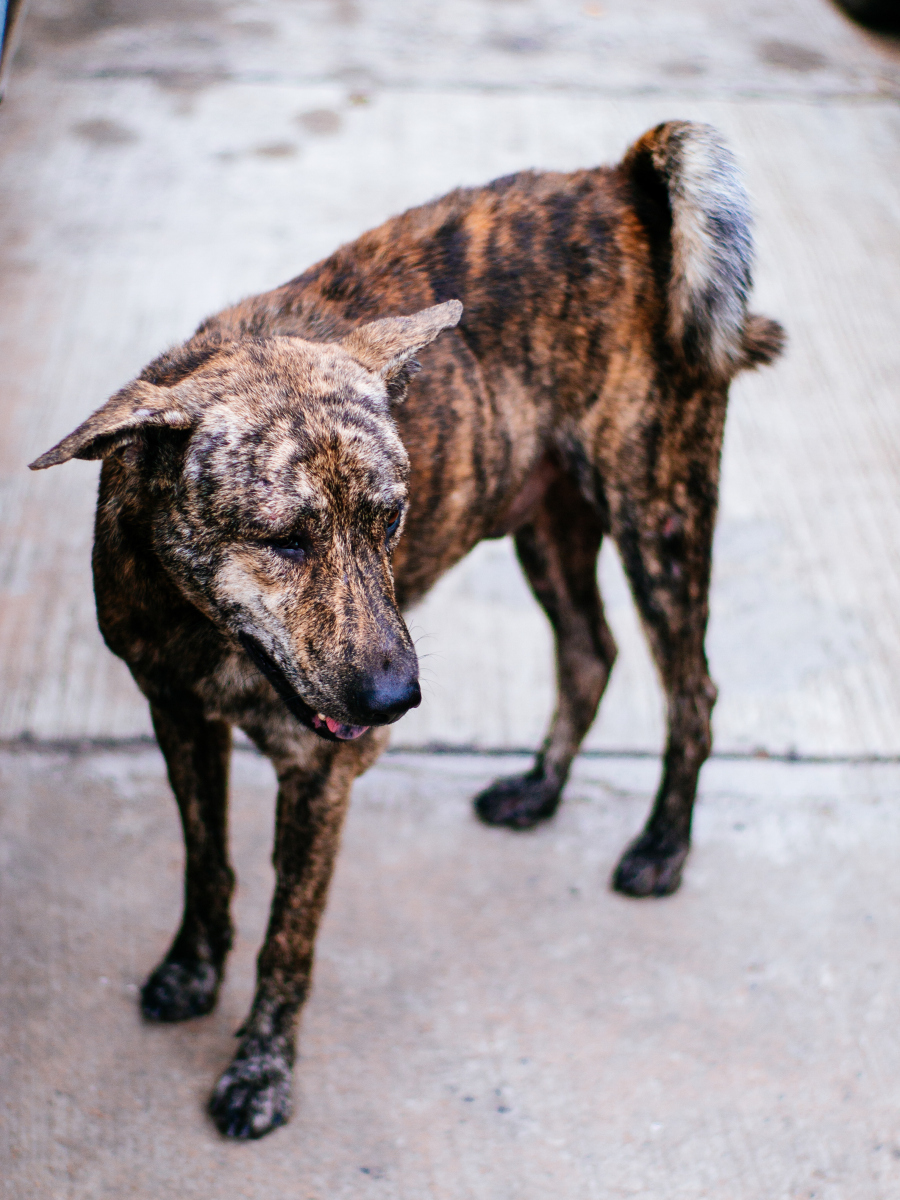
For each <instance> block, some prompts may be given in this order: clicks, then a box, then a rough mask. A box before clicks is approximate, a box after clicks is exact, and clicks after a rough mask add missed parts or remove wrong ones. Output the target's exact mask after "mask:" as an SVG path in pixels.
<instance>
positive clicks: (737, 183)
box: [622, 121, 784, 378]
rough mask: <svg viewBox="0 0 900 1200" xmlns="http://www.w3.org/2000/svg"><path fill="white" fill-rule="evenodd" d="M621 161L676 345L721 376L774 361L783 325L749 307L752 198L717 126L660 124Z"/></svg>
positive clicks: (703, 368) (693, 363)
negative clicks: (661, 277)
mask: <svg viewBox="0 0 900 1200" xmlns="http://www.w3.org/2000/svg"><path fill="white" fill-rule="evenodd" d="M622 165H623V168H624V169H625V171H626V172H628V173H629V174H630V175H631V178H632V182H633V184H634V191H635V198H636V208H637V212H638V216H639V217H640V218H641V220H642V222H643V223H644V224H645V226H646V227H647V230H648V232H649V234H650V237H651V243H652V245H653V250H654V259H655V262H656V264H657V269H658V270H660V271H661V272H662V273H663V274H664V275H665V281H666V282H665V286H666V304H667V334H668V339H669V341H670V343H671V344H672V347H673V349H675V350H676V352H677V353H679V354H680V355H681V356H682V357H683V358H684V360H685V361H686V362H687V363H688V364H689V365H690V366H691V367H692V368H694V369H699V370H701V371H703V372H705V373H712V374H714V375H716V376H718V377H726V378H730V377H731V376H732V375H734V374H735V373H736V372H737V371H739V370H741V369H742V368H744V367H752V366H757V365H760V364H762V363H768V362H772V361H773V360H774V359H775V358H776V357H777V356H778V354H779V353H780V352H781V349H782V347H783V345H784V330H783V329H782V327H781V326H780V325H779V324H778V322H777V321H770V320H769V319H768V318H766V317H758V316H754V315H752V314H749V313H748V312H747V300H748V297H749V294H750V288H751V286H752V275H751V268H752V262H753V238H752V235H751V214H750V204H749V201H748V199H747V193H746V191H745V190H744V185H743V182H742V180H741V177H740V172H739V171H738V167H737V163H736V162H735V159H734V156H733V155H732V153H731V151H730V150H729V149H728V147H727V146H726V145H725V144H724V142H723V141H722V139H721V138H720V136H719V134H718V133H717V132H716V130H715V129H713V128H712V127H711V126H709V125H701V124H697V123H695V122H691V121H669V122H667V123H666V124H664V125H657V127H656V128H655V129H651V130H650V131H649V132H648V133H645V134H644V136H643V137H642V138H641V139H640V140H639V141H637V142H635V144H634V145H633V146H632V147H631V149H630V150H629V151H628V153H627V154H626V156H625V159H624V161H623V164H622Z"/></svg>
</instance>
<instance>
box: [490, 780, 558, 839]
mask: <svg viewBox="0 0 900 1200" xmlns="http://www.w3.org/2000/svg"><path fill="white" fill-rule="evenodd" d="M560 790H561V789H560V787H559V784H557V783H556V782H555V781H553V780H550V779H546V778H544V777H543V776H539V775H535V774H534V773H529V774H528V775H514V776H512V777H511V778H509V779H497V780H495V781H494V783H492V784H491V786H490V787H489V788H485V790H484V791H483V792H481V793H479V795H477V796H476V797H475V801H474V803H475V812H476V813H477V814H478V816H479V818H480V819H481V820H482V821H484V823H485V825H506V826H507V827H508V828H509V829H531V827H532V826H533V825H537V823H538V822H539V821H546V820H547V818H548V817H552V816H553V814H554V813H555V812H556V810H557V808H558V806H559V794H560Z"/></svg>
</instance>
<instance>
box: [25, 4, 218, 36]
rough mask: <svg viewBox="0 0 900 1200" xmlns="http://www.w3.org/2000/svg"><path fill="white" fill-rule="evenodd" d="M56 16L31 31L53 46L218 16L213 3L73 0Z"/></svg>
mask: <svg viewBox="0 0 900 1200" xmlns="http://www.w3.org/2000/svg"><path fill="white" fill-rule="evenodd" d="M66 7H67V9H68V11H66V12H65V13H64V14H62V15H59V16H42V17H38V18H37V20H35V21H34V26H33V27H34V31H35V33H36V34H37V35H38V36H39V37H40V38H42V40H44V41H46V42H49V43H51V44H53V45H60V46H63V45H68V44H70V43H72V42H82V41H85V40H86V39H88V38H92V37H95V36H96V35H97V34H100V33H104V32H105V31H106V30H108V29H116V28H121V27H127V26H144V25H158V24H165V23H178V24H181V23H182V22H186V21H198V20H205V19H208V18H211V17H212V18H215V17H218V16H219V13H220V11H221V6H220V5H219V4H217V3H214V0H76V2H75V3H73V4H69V5H67V6H66Z"/></svg>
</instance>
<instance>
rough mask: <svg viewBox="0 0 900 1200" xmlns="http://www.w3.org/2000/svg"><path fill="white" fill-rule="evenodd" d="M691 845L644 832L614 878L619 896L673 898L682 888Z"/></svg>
mask: <svg viewBox="0 0 900 1200" xmlns="http://www.w3.org/2000/svg"><path fill="white" fill-rule="evenodd" d="M689 849H690V844H689V843H688V842H686V841H684V842H680V841H679V842H673V841H671V840H666V839H664V838H660V837H659V836H658V835H656V834H652V833H647V832H644V833H642V834H641V835H640V837H638V838H636V839H635V840H634V841H633V842H632V843H631V845H630V846H629V847H628V849H627V850H626V851H625V853H624V854H623V855H622V857H621V859H620V860H619V865H618V866H617V867H616V869H615V872H614V873H613V877H612V885H613V887H614V888H615V890H616V891H617V892H622V893H623V894H624V895H626V896H671V894H672V893H673V892H676V891H677V890H678V888H679V886H680V885H681V872H682V869H683V868H684V861H685V859H686V858H687V856H688V850H689Z"/></svg>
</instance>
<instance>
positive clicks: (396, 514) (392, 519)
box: [385, 504, 403, 537]
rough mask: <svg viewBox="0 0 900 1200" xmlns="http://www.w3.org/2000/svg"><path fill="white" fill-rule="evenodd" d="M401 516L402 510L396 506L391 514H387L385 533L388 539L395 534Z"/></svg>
mask: <svg viewBox="0 0 900 1200" xmlns="http://www.w3.org/2000/svg"><path fill="white" fill-rule="evenodd" d="M402 516H403V509H402V508H401V507H400V505H399V504H398V505H397V507H396V508H395V509H394V511H393V512H392V513H389V514H388V519H387V528H386V529H385V533H386V534H387V536H388V537H393V536H394V534H395V533H396V532H397V526H398V525H399V524H400V518H401V517H402Z"/></svg>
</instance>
